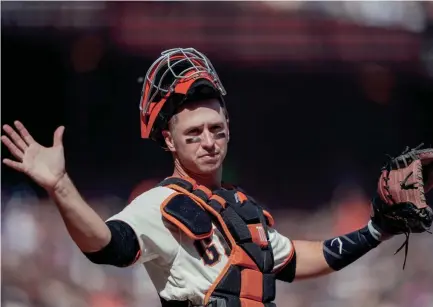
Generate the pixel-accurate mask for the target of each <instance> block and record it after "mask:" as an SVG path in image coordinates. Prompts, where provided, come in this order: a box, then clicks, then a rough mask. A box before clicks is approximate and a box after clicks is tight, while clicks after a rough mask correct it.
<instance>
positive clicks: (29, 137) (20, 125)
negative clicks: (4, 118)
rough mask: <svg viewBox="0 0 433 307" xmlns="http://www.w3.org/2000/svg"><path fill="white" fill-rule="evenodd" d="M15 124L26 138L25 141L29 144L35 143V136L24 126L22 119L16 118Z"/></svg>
mask: <svg viewBox="0 0 433 307" xmlns="http://www.w3.org/2000/svg"><path fill="white" fill-rule="evenodd" d="M14 124H15V127H17V129H18V132H19V133H20V134H21V137H22V138H23V139H24V142H26V143H27V144H28V145H30V144H32V143H35V140H34V139H33V137H32V136H31V135H30V133H29V132H28V131H27V129H26V127H24V125H23V124H22V123H21V122H20V121H18V120H16V121H15V122H14Z"/></svg>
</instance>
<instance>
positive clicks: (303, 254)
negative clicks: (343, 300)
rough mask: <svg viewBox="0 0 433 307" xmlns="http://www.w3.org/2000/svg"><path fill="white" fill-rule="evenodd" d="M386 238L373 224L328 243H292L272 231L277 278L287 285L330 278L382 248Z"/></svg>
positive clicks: (300, 241) (330, 240)
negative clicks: (322, 277) (319, 277)
mask: <svg viewBox="0 0 433 307" xmlns="http://www.w3.org/2000/svg"><path fill="white" fill-rule="evenodd" d="M387 238H389V237H388V236H384V235H382V234H381V232H380V231H378V230H377V228H375V227H374V226H373V224H372V222H369V223H368V225H367V226H365V227H364V228H362V229H359V230H356V231H353V232H351V233H348V234H345V235H342V236H338V237H334V238H331V239H328V240H325V241H303V240H297V241H296V240H295V241H293V242H292V241H290V240H289V239H288V238H287V237H285V236H283V235H281V234H279V233H278V232H277V231H276V230H275V229H271V230H270V241H271V244H272V248H273V251H274V258H275V267H274V273H276V278H277V279H279V280H282V281H286V282H292V281H293V280H302V279H307V278H314V277H318V276H322V275H326V274H329V273H332V272H335V271H338V270H341V269H343V268H344V267H346V266H348V265H350V264H351V263H353V262H354V261H356V260H357V259H359V258H361V257H362V256H363V255H365V254H366V253H367V252H369V251H370V250H372V249H373V248H375V247H376V246H378V245H379V244H380V242H381V241H382V240H385V239H387Z"/></svg>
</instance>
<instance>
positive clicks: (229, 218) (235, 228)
mask: <svg viewBox="0 0 433 307" xmlns="http://www.w3.org/2000/svg"><path fill="white" fill-rule="evenodd" d="M221 216H222V218H223V220H224V222H225V223H226V225H227V228H228V229H229V230H230V233H231V235H232V236H233V238H234V239H235V241H236V243H238V244H239V243H243V242H248V241H251V233H250V230H249V229H248V226H247V224H245V222H244V221H242V219H241V217H240V216H239V215H237V214H236V211H235V210H234V209H233V208H232V207H231V206H230V207H227V208H226V209H225V210H224V211H222V212H221Z"/></svg>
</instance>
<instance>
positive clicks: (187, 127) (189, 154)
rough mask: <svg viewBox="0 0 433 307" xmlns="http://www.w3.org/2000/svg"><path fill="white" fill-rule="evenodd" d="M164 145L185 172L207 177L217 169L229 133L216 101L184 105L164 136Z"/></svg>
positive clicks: (222, 113) (223, 154)
mask: <svg viewBox="0 0 433 307" xmlns="http://www.w3.org/2000/svg"><path fill="white" fill-rule="evenodd" d="M164 137H165V141H166V144H167V146H168V148H169V150H170V151H171V152H173V153H174V154H175V156H176V157H177V158H178V159H179V161H180V163H181V164H182V166H183V167H184V168H186V169H187V170H188V171H190V172H193V173H196V174H200V175H210V174H212V173H214V172H216V171H218V169H219V168H220V166H221V165H222V163H223V160H224V158H225V156H226V153H227V143H228V139H229V130H228V123H227V119H226V117H225V115H224V110H223V108H222V107H221V105H220V103H219V101H218V100H217V99H208V100H202V101H198V102H193V103H189V104H187V105H186V106H185V107H183V108H181V109H180V111H179V112H178V113H177V114H176V115H175V116H174V117H173V118H172V119H171V121H170V131H165V132H164Z"/></svg>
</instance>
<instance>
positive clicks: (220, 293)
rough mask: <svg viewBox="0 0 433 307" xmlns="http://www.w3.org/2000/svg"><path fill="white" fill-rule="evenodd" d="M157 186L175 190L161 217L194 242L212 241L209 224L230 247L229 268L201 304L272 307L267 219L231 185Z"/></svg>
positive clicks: (184, 182)
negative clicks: (205, 239) (211, 189)
mask: <svg viewBox="0 0 433 307" xmlns="http://www.w3.org/2000/svg"><path fill="white" fill-rule="evenodd" d="M158 186H166V187H168V188H171V189H173V190H175V191H176V192H177V193H174V194H172V195H171V196H170V197H169V198H168V199H167V200H166V201H165V202H164V203H163V205H162V206H161V212H162V214H163V216H164V217H165V218H166V219H167V220H169V221H170V222H172V223H174V224H175V225H177V226H178V227H179V228H180V229H181V230H182V231H183V232H185V233H186V234H187V235H188V236H189V237H190V238H191V239H193V240H201V239H204V238H209V237H211V236H212V234H213V231H212V223H213V224H214V225H216V227H217V228H218V230H219V231H220V232H221V234H222V235H223V236H224V238H225V241H226V243H227V245H228V247H229V254H228V257H229V259H228V263H227V265H226V266H225V267H224V269H223V270H222V272H221V273H220V276H218V278H217V279H216V281H215V282H214V284H213V285H212V286H211V287H210V289H209V290H208V292H207V293H206V296H205V304H208V305H209V306H212V307H213V306H215V307H216V306H218V307H220V306H226V307H271V306H274V304H273V303H272V301H273V300H274V299H275V275H274V274H273V273H272V269H273V267H274V257H273V253H272V248H271V245H270V243H269V236H268V231H267V227H268V226H272V225H273V222H274V220H273V218H272V216H271V215H270V214H269V213H268V212H267V211H265V210H263V209H262V208H261V207H260V206H259V205H258V204H257V203H256V202H255V201H254V200H253V199H252V198H250V197H247V196H246V194H245V193H244V192H242V191H240V189H239V188H237V187H235V186H229V185H226V186H225V187H226V188H227V189H226V188H222V189H218V190H214V191H210V190H209V189H208V188H206V187H204V186H202V185H198V184H197V183H196V182H195V181H193V180H192V179H189V178H188V179H181V178H176V177H169V178H167V179H165V180H164V181H162V182H161V183H160V184H159V185H158Z"/></svg>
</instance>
